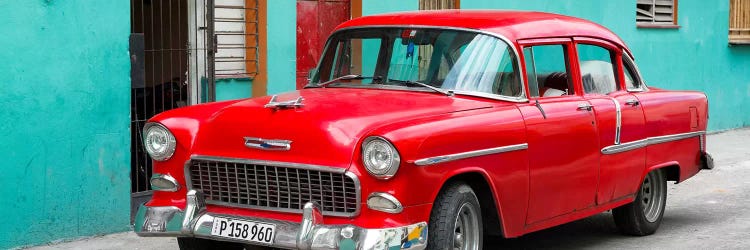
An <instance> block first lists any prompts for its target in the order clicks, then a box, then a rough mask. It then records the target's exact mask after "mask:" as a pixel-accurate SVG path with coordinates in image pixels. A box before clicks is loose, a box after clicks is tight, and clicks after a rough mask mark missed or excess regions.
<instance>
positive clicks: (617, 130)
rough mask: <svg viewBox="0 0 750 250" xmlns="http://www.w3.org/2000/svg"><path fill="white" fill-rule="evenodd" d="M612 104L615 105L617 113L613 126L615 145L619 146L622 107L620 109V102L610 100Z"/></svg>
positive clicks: (613, 99)
mask: <svg viewBox="0 0 750 250" xmlns="http://www.w3.org/2000/svg"><path fill="white" fill-rule="evenodd" d="M612 102H614V103H615V110H616V112H617V124H616V125H615V126H616V127H615V145H619V144H620V135H621V134H622V107H620V101H618V100H617V99H615V98H612Z"/></svg>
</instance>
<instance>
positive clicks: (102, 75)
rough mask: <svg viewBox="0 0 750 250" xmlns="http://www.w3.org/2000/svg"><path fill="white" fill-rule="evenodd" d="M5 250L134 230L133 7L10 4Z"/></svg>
mask: <svg viewBox="0 0 750 250" xmlns="http://www.w3.org/2000/svg"><path fill="white" fill-rule="evenodd" d="M0 23H2V25H0V34H2V35H1V36H0V48H2V49H0V58H2V63H0V83H2V86H3V90H2V93H0V107H1V108H0V134H2V139H1V140H0V158H2V159H3V163H2V165H0V183H3V188H2V189H0V197H1V198H0V211H3V213H4V214H3V215H2V217H0V225H2V226H0V249H5V248H10V247H15V246H22V245H30V244H40V243H45V242H49V241H52V240H58V239H65V238H74V237H79V236H88V235H94V234H103V233H110V232H120V231H125V230H128V229H129V227H128V224H129V215H130V211H129V209H130V176H129V173H130V157H129V153H130V152H129V149H130V146H129V145H130V133H129V128H128V124H129V112H130V106H129V103H130V61H129V55H128V35H129V33H130V3H129V1H81V0H78V1H72V0H68V1H58V0H25V1H0Z"/></svg>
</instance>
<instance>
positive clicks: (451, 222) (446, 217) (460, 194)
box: [427, 182, 482, 250]
mask: <svg viewBox="0 0 750 250" xmlns="http://www.w3.org/2000/svg"><path fill="white" fill-rule="evenodd" d="M481 218H482V210H481V209H480V207H479V200H478V199H477V196H476V194H474V191H473V190H472V189H471V187H469V185H466V184H465V183H460V182H459V183H452V184H449V186H447V187H446V188H445V189H444V190H442V191H441V192H440V194H438V197H437V199H436V200H435V204H434V205H433V207H432V213H431V214H430V224H429V230H428V234H429V237H428V240H427V241H428V243H427V248H428V249H433V250H437V249H440V250H444V249H452V250H479V249H482V220H481Z"/></svg>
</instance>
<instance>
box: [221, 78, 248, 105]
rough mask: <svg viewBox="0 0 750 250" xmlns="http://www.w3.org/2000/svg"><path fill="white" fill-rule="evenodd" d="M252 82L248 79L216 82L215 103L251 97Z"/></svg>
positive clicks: (230, 79) (228, 79) (227, 79)
mask: <svg viewBox="0 0 750 250" xmlns="http://www.w3.org/2000/svg"><path fill="white" fill-rule="evenodd" d="M252 84H253V81H252V80H250V78H226V79H217V80H216V101H217V102H218V101H226V100H234V99H242V98H248V97H251V96H253V88H252Z"/></svg>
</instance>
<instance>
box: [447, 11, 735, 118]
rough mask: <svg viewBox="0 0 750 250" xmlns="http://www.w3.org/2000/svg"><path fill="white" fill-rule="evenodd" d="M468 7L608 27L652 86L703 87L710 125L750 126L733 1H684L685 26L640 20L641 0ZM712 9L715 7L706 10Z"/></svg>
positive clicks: (681, 15)
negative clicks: (650, 25)
mask: <svg viewBox="0 0 750 250" xmlns="http://www.w3.org/2000/svg"><path fill="white" fill-rule="evenodd" d="M461 7H462V8H464V9H518V10H537V11H546V12H554V13H560V14H565V15H571V16H576V17H581V18H585V19H588V20H591V21H594V22H597V23H599V24H602V25H604V26H606V27H607V28H609V29H611V30H612V31H614V32H615V33H617V34H618V35H619V36H620V37H622V39H623V40H625V42H626V43H627V44H628V45H629V46H630V49H631V50H632V51H633V53H634V54H635V57H636V61H637V64H638V66H639V68H640V70H641V73H642V74H643V77H644V78H645V80H646V82H647V83H648V84H649V85H650V86H655V87H660V88H666V89H675V90H700V91H704V92H706V93H707V95H708V97H709V102H710V105H709V108H710V114H711V119H710V120H709V129H710V130H723V129H730V128H736V127H744V126H750V112H737V110H745V109H748V108H750V46H729V45H728V37H727V34H728V29H729V27H728V26H729V24H728V23H729V1H680V2H679V8H678V11H679V12H678V18H679V19H678V24H679V25H680V26H681V27H680V28H679V29H644V28H636V25H635V9H636V6H635V1H601V0H578V1H547V0H527V1H515V0H462V1H461ZM706 10H711V11H706Z"/></svg>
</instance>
